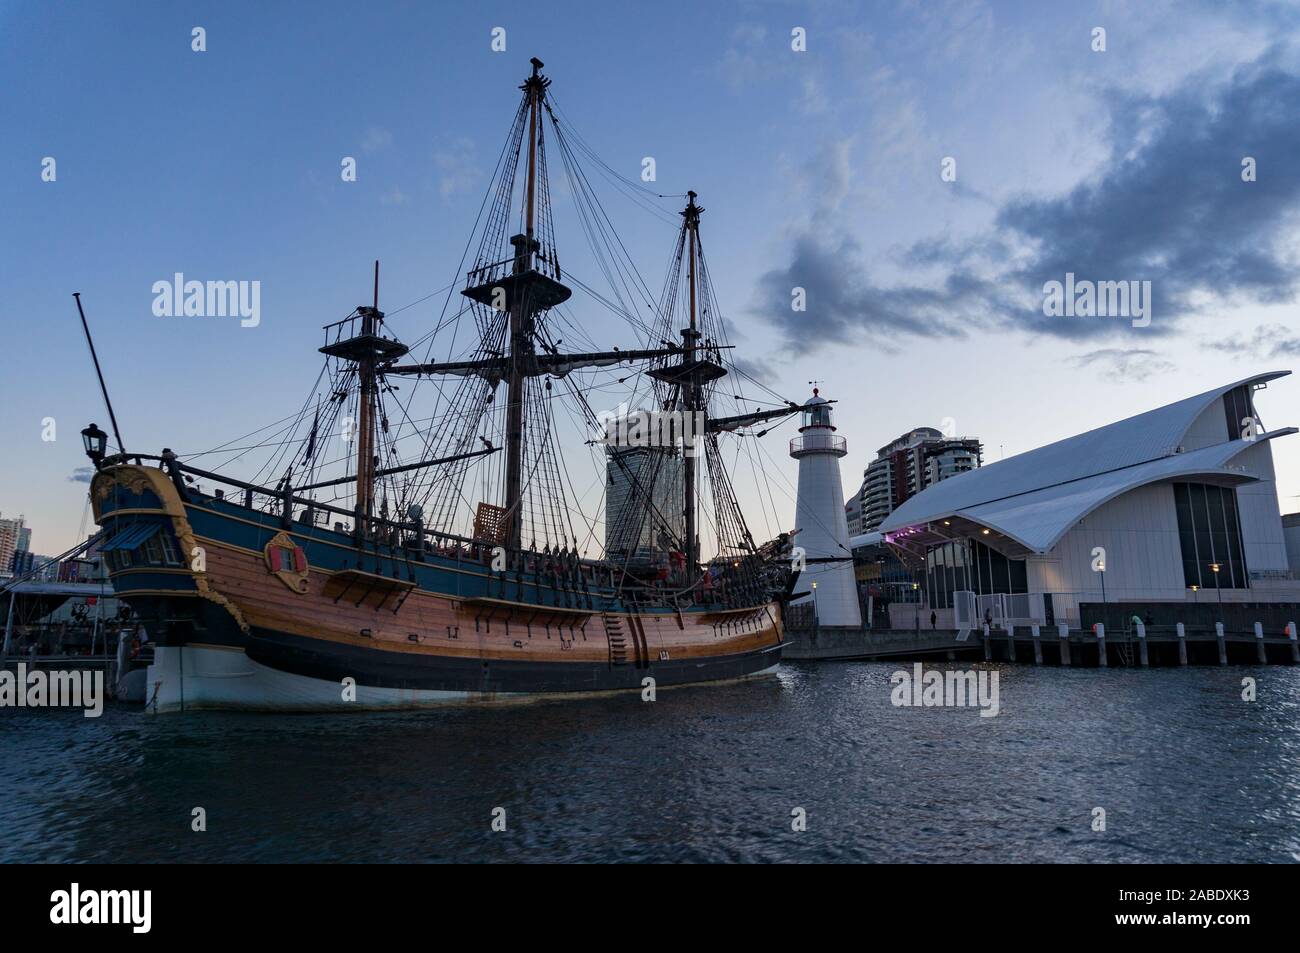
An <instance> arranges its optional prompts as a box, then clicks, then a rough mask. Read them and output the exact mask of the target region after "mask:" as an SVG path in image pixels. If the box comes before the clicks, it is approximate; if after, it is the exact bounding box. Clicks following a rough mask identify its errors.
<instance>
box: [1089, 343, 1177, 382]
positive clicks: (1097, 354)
mask: <svg viewBox="0 0 1300 953" xmlns="http://www.w3.org/2000/svg"><path fill="white" fill-rule="evenodd" d="M1070 363H1071V364H1073V365H1074V366H1075V367H1078V368H1093V369H1095V370H1098V371H1100V372H1101V373H1102V374H1103V375H1104V376H1105V377H1107V378H1109V379H1110V380H1113V381H1118V382H1120V383H1130V382H1136V381H1141V380H1144V379H1146V378H1149V377H1155V376H1157V375H1159V374H1168V373H1169V372H1170V371H1173V370H1175V369H1176V368H1175V366H1174V365H1173V364H1172V363H1171V362H1169V361H1166V360H1164V359H1163V358H1161V357H1160V356H1159V355H1158V354H1156V352H1155V351H1151V350H1147V349H1145V348H1115V347H1107V348H1101V349H1099V350H1096V351H1089V352H1088V353H1087V354H1079V355H1077V356H1076V357H1072V358H1070Z"/></svg>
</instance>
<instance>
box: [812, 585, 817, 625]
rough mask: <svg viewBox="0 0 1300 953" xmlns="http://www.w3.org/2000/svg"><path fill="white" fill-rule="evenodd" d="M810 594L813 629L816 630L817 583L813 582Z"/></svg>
mask: <svg viewBox="0 0 1300 953" xmlns="http://www.w3.org/2000/svg"><path fill="white" fill-rule="evenodd" d="M812 592H813V628H814V629H815V628H817V626H818V612H817V582H816V580H813V584H812Z"/></svg>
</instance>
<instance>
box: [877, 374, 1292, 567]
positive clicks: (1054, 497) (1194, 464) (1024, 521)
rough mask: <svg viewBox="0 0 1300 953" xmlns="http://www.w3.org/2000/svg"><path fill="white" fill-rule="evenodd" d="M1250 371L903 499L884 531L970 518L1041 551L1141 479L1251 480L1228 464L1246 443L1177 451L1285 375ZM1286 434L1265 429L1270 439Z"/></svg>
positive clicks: (1255, 476)
mask: <svg viewBox="0 0 1300 953" xmlns="http://www.w3.org/2000/svg"><path fill="white" fill-rule="evenodd" d="M1289 373H1290V372H1289V371H1276V372H1273V373H1269V374H1262V375H1256V376H1254V377H1249V378H1246V379H1244V380H1241V381H1236V382H1235V383H1232V384H1227V385H1225V386H1223V387H1218V388H1215V389H1214V390H1210V391H1206V392H1205V393H1203V394H1197V395H1196V396H1195V397H1188V398H1187V399H1185V400H1180V401H1178V402H1176V403H1173V404H1168V405H1166V406H1164V407H1160V408H1157V409H1156V410H1151V411H1148V412H1147V413H1144V414H1138V415H1137V416H1135V417H1129V418H1127V419H1126V420H1121V421H1119V422H1117V423H1113V424H1109V425H1107V426H1105V427H1098V428H1097V429H1096V430H1090V431H1088V432H1087V433H1082V434H1079V435H1078V436H1076V437H1070V438H1068V439H1066V440H1059V441H1057V442H1056V443H1053V444H1048V445H1047V446H1045V447H1040V448H1038V449H1036V450H1030V451H1029V452H1027V453H1022V454H1018V455H1017V456H1014V457H1009V458H1008V459H1006V460H1002V461H999V462H998V463H993V464H989V465H988V466H986V467H981V468H979V469H977V470H971V471H969V472H967V473H963V474H960V475H958V476H954V477H949V478H948V479H947V480H944V481H942V482H940V483H936V484H935V485H934V486H931V487H929V488H928V489H926V490H925V491H923V492H921V493H918V494H917V495H916V496H914V497H912V498H911V499H910V500H908V501H907V502H905V503H904V504H903V505H902V506H900V507H899V508H898V509H896V510H894V512H893V513H891V514H890V515H889V517H888V518H887V519H886V520H885V522H884V523H883V524H881V526H880V530H881V531H882V532H884V533H886V534H888V533H890V532H891V531H895V530H900V529H903V528H906V527H910V526H918V525H920V524H924V523H930V522H937V521H940V520H943V519H945V518H949V517H952V516H959V517H963V518H965V519H969V520H973V521H975V522H977V523H980V524H982V525H984V526H987V527H989V528H990V529H993V530H995V531H997V532H1000V533H1002V534H1003V535H1005V536H1007V537H1009V538H1011V539H1014V540H1016V541H1017V542H1019V543H1021V544H1022V545H1023V546H1025V547H1027V548H1029V549H1031V550H1034V551H1036V552H1047V551H1048V550H1050V549H1051V548H1052V546H1054V545H1055V544H1056V542H1057V541H1058V540H1059V539H1060V537H1061V536H1062V535H1063V534H1064V533H1065V531H1066V530H1067V529H1069V527H1070V526H1072V525H1074V524H1075V523H1076V522H1078V521H1079V520H1080V519H1082V518H1083V517H1084V516H1086V515H1087V514H1088V513H1090V512H1092V510H1094V509H1096V508H1097V507H1098V506H1100V505H1102V504H1103V503H1105V502H1106V501H1108V500H1110V499H1113V498H1114V497H1116V496H1118V495H1120V494H1121V493H1125V492H1127V491H1128V490H1131V489H1135V488H1136V487H1138V486H1142V485H1143V484H1146V483H1152V482H1156V481H1159V480H1167V479H1173V478H1186V477H1190V476H1194V475H1203V476H1216V477H1222V478H1227V479H1232V480H1235V481H1237V482H1243V481H1246V480H1255V479H1259V478H1260V475H1257V474H1254V473H1249V472H1247V471H1245V470H1244V469H1243V468H1241V467H1234V466H1232V465H1231V461H1232V459H1233V458H1234V457H1236V456H1237V454H1239V453H1241V452H1242V451H1243V450H1245V449H1247V448H1248V447H1250V446H1252V445H1253V443H1252V442H1247V441H1243V440H1232V441H1228V442H1226V443H1221V444H1216V445H1214V446H1210V447H1205V448H1203V449H1199V450H1193V451H1191V452H1189V453H1179V452H1178V451H1179V448H1180V447H1181V446H1182V445H1183V442H1184V439H1185V437H1186V434H1187V431H1188V430H1189V428H1190V427H1191V426H1192V424H1193V422H1194V421H1195V420H1196V418H1197V417H1198V416H1199V415H1200V414H1201V412H1202V411H1203V410H1205V408H1206V407H1208V406H1210V404H1212V403H1213V402H1214V401H1215V400H1217V399H1218V398H1220V397H1222V395H1223V394H1225V393H1227V392H1228V391H1230V390H1232V389H1233V388H1234V387H1240V386H1242V385H1244V384H1253V383H1260V382H1264V381H1270V380H1274V379H1276V378H1278V377H1283V376H1285V375H1286V374H1289ZM1295 432H1296V431H1295V430H1294V428H1287V429H1285V430H1277V431H1273V432H1271V433H1269V434H1264V435H1261V437H1260V438H1259V439H1271V438H1272V437H1276V436H1281V435H1283V434H1287V433H1295Z"/></svg>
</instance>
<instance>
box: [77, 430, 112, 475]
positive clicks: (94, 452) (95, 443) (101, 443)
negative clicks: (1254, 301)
mask: <svg viewBox="0 0 1300 953" xmlns="http://www.w3.org/2000/svg"><path fill="white" fill-rule="evenodd" d="M81 443H82V445H83V446H84V447H85V448H86V456H88V457H90V462H91V463H93V464H94V465H95V469H96V470H98V469H99V467H100V464H101V463H103V462H104V450H105V449H106V448H107V447H108V434H106V433H104V431H102V430H100V429H99V424H91V425H90V426H89V427H87V428H86V429H85V430H83V431H81Z"/></svg>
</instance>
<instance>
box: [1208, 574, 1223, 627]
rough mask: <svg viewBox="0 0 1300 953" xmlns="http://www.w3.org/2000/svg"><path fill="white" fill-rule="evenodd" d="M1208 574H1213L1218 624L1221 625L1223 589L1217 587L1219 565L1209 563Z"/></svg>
mask: <svg viewBox="0 0 1300 953" xmlns="http://www.w3.org/2000/svg"><path fill="white" fill-rule="evenodd" d="M1210 572H1212V573H1214V588H1215V590H1216V591H1217V592H1218V593H1219V623H1220V624H1222V623H1223V587H1222V586H1220V585H1219V564H1218V563H1210Z"/></svg>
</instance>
